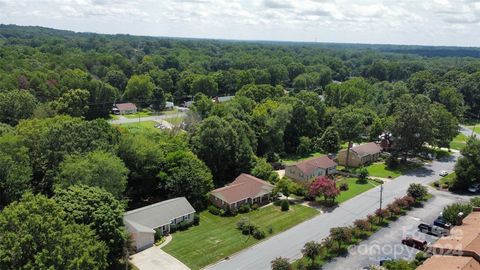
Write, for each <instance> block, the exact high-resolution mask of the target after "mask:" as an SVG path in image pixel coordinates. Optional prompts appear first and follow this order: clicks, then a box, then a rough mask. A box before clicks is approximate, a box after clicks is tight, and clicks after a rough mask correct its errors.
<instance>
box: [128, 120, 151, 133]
mask: <svg viewBox="0 0 480 270" xmlns="http://www.w3.org/2000/svg"><path fill="white" fill-rule="evenodd" d="M155 125H158V123H157V122H155V121H143V122H135V123H126V124H121V126H122V127H124V128H126V129H128V130H129V131H130V132H132V133H137V132H145V131H154V132H160V129H158V128H155Z"/></svg>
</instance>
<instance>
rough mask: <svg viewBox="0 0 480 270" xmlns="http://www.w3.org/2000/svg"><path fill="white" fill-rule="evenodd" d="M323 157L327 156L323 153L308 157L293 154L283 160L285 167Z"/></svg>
mask: <svg viewBox="0 0 480 270" xmlns="http://www.w3.org/2000/svg"><path fill="white" fill-rule="evenodd" d="M323 155H325V154H324V153H321V152H314V153H310V154H308V155H307V156H301V155H294V154H292V155H288V156H286V157H285V158H282V161H283V163H284V164H285V165H291V164H295V163H297V162H300V161H302V160H305V159H310V158H314V157H319V156H323Z"/></svg>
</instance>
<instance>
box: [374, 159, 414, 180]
mask: <svg viewBox="0 0 480 270" xmlns="http://www.w3.org/2000/svg"><path fill="white" fill-rule="evenodd" d="M419 167H421V165H420V164H418V163H414V162H407V163H401V164H399V165H398V166H397V168H395V169H390V168H388V167H387V165H386V164H385V163H383V162H381V163H373V164H372V165H369V166H368V167H366V168H367V171H368V174H369V175H370V176H372V177H380V178H396V177H399V176H400V175H403V174H405V173H407V172H408V171H411V170H413V169H416V168H419Z"/></svg>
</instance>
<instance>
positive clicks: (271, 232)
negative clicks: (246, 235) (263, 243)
mask: <svg viewBox="0 0 480 270" xmlns="http://www.w3.org/2000/svg"><path fill="white" fill-rule="evenodd" d="M268 233H269V234H273V227H272V225H270V226H268Z"/></svg>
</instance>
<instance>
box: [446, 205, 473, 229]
mask: <svg viewBox="0 0 480 270" xmlns="http://www.w3.org/2000/svg"><path fill="white" fill-rule="evenodd" d="M471 212H472V205H471V204H469V203H454V204H451V205H449V206H447V207H445V208H443V212H442V213H443V218H444V219H445V220H446V221H447V222H449V223H450V224H452V225H457V224H458V223H459V221H461V219H459V218H460V217H459V213H463V217H462V219H463V218H464V217H466V216H467V215H468V214H470V213H471Z"/></svg>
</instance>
